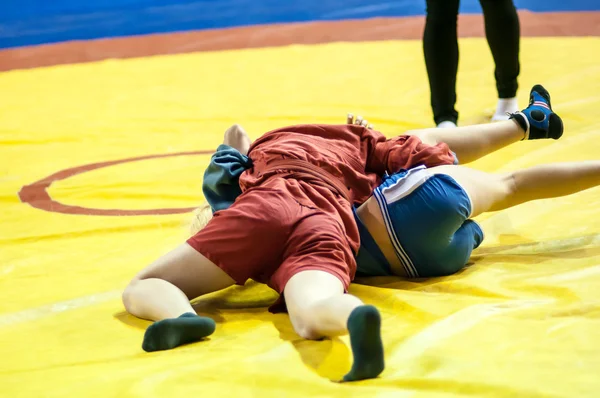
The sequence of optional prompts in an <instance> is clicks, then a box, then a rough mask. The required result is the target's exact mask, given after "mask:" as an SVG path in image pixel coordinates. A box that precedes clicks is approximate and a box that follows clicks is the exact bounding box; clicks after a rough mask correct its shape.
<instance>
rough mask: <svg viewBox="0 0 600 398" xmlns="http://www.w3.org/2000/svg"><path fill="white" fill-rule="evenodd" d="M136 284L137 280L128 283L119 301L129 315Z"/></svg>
mask: <svg viewBox="0 0 600 398" xmlns="http://www.w3.org/2000/svg"><path fill="white" fill-rule="evenodd" d="M137 282H138V280H137V279H134V280H132V281H131V282H129V284H128V285H127V287H126V288H125V290H123V293H121V301H122V302H123V306H124V307H125V310H126V311H127V312H129V313H133V302H134V301H135V300H134V298H133V297H134V295H135V285H136V284H137Z"/></svg>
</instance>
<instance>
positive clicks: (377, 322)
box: [344, 305, 385, 381]
mask: <svg viewBox="0 0 600 398" xmlns="http://www.w3.org/2000/svg"><path fill="white" fill-rule="evenodd" d="M348 332H349V333H350V344H351V345H352V355H353V356H354V363H353V364H352V369H351V370H350V372H348V374H347V375H345V376H344V381H356V380H363V379H372V378H375V377H377V376H378V375H379V374H380V373H381V372H382V371H383V368H384V367H385V363H384V358H383V343H382V342H381V316H380V315H379V311H378V310H377V308H375V307H373V306H372V305H362V306H360V307H357V308H355V309H354V311H352V313H351V314H350V317H349V318H348Z"/></svg>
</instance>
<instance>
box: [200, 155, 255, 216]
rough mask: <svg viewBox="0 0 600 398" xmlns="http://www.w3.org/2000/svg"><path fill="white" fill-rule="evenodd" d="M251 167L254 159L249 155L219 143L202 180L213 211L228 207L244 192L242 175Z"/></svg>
mask: <svg viewBox="0 0 600 398" xmlns="http://www.w3.org/2000/svg"><path fill="white" fill-rule="evenodd" d="M250 167H252V161H251V160H250V159H249V158H248V156H246V155H243V154H241V153H240V152H239V151H238V150H236V149H234V148H232V147H230V146H228V145H219V147H218V148H217V151H216V152H215V153H214V154H213V155H212V157H211V159H210V164H209V165H208V167H207V168H206V171H205V172H204V179H203V181H202V193H203V194H204V198H205V199H206V201H207V202H208V204H209V205H210V207H211V209H212V211H213V213H214V212H216V211H219V210H224V209H227V208H228V207H229V206H231V205H232V204H233V202H235V199H236V198H237V197H238V196H239V195H241V194H242V190H241V189H240V184H239V179H240V175H242V173H243V172H244V171H245V170H247V169H249V168H250Z"/></svg>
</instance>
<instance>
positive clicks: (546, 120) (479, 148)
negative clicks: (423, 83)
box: [406, 85, 563, 163]
mask: <svg viewBox="0 0 600 398" xmlns="http://www.w3.org/2000/svg"><path fill="white" fill-rule="evenodd" d="M510 118H511V119H514V120H508V121H503V122H499V123H493V124H481V125H475V126H466V127H459V128H456V129H435V128H434V129H423V130H414V131H409V132H407V133H406V134H410V135H416V136H418V137H419V138H420V139H421V140H422V141H423V142H425V143H427V144H430V145H435V144H437V143H438V142H445V143H446V144H448V146H449V147H450V149H451V150H452V151H453V152H454V153H456V156H457V157H458V160H459V161H460V162H461V163H469V162H472V161H474V160H477V159H479V158H481V157H483V156H485V155H487V154H490V153H492V152H494V151H497V150H499V149H501V148H504V147H506V146H508V145H510V144H513V143H515V142H517V141H521V140H524V139H528V140H535V139H543V138H552V139H555V140H556V139H559V138H560V137H561V136H562V133H563V123H562V120H561V118H560V117H559V116H558V115H557V114H556V113H554V112H553V111H552V106H551V104H550V94H549V93H548V91H547V90H546V89H545V88H544V87H542V86H541V85H535V86H534V87H533V88H532V89H531V92H530V96H529V106H528V107H527V108H525V109H524V110H523V111H522V112H517V113H514V114H512V115H511V116H510Z"/></svg>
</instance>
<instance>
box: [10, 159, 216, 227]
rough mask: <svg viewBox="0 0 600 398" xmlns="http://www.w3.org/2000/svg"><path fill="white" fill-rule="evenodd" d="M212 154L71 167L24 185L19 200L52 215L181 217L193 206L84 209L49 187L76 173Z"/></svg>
mask: <svg viewBox="0 0 600 398" xmlns="http://www.w3.org/2000/svg"><path fill="white" fill-rule="evenodd" d="M212 153H213V152H212V151H193V152H177V153H169V154H164V155H147V156H140V157H137V158H127V159H120V160H112V161H109V162H100V163H91V164H85V165H83V166H77V167H71V168H69V169H65V170H61V171H59V172H56V173H54V174H52V175H49V176H48V177H46V178H43V179H41V180H39V181H36V182H34V183H32V184H29V185H25V186H23V188H21V190H20V191H19V199H20V200H21V202H23V203H28V204H29V205H31V206H32V207H35V208H37V209H40V210H46V211H50V212H53V213H63V214H84V215H88V216H146V215H162V214H180V213H187V212H189V211H192V210H194V207H185V208H172V209H146V210H121V209H94V208H89V207H81V206H70V205H65V204H63V203H60V202H58V201H56V200H54V199H52V198H51V197H50V195H49V194H48V191H47V190H48V188H50V185H52V183H53V182H55V181H60V180H66V179H67V178H69V177H73V176H74V175H77V174H82V173H85V172H87V171H92V170H97V169H101V168H103V167H108V166H114V165H116V164H121V163H129V162H138V161H140V160H147V159H157V158H167V157H172V156H191V155H209V154H212Z"/></svg>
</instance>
